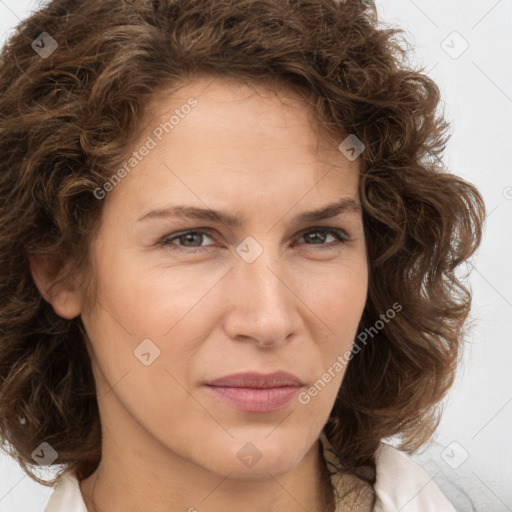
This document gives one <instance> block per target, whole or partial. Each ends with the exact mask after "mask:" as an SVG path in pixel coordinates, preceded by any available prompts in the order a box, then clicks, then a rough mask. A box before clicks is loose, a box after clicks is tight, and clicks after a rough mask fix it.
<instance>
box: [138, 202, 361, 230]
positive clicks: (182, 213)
mask: <svg viewBox="0 0 512 512" xmlns="http://www.w3.org/2000/svg"><path fill="white" fill-rule="evenodd" d="M359 210H361V205H360V204H359V203H357V202H356V201H355V200H354V199H352V198H342V199H340V200H338V201H336V202H334V203H329V204H327V205H326V206H323V207H322V208H320V209H318V210H313V211H309V212H303V213H300V214H299V215H297V216H296V217H294V222H295V223H297V224H300V223H306V222H316V221H319V220H324V219H330V218H332V217H337V216H338V215H341V214H344V213H348V212H356V211H359ZM169 217H170V218H173V217H178V218H186V219H196V220H207V221H210V222H215V223H219V224H226V225H227V226H230V227H240V226H243V225H244V224H245V223H246V221H247V220H246V219H245V218H244V217H242V216H240V215H233V214H231V213H229V212H224V211H221V210H214V209H210V208H198V207H195V206H185V205H176V206H170V207H168V208H162V209H156V210H151V211H149V212H147V213H145V214H144V215H143V216H142V217H140V218H139V219H137V222H141V221H147V220H150V219H158V218H169Z"/></svg>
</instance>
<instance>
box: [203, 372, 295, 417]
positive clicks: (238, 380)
mask: <svg viewBox="0 0 512 512" xmlns="http://www.w3.org/2000/svg"><path fill="white" fill-rule="evenodd" d="M303 385H304V384H303V383H302V382H301V380H300V379H299V378H298V377H296V376H295V375H292V374H291V373H288V372H283V371H276V372H273V373H269V374H262V373H258V372H243V373H234V374H231V375H226V376H224V377H221V378H219V379H215V380H213V381H210V382H207V383H206V385H205V387H206V389H207V390H208V392H209V393H210V394H211V395H213V396H214V397H215V398H217V399H218V400H220V401H222V402H224V403H227V404H228V405H230V406H232V407H235V408H237V409H240V410H242V411H246V412H272V411H276V410H278V409H281V408H283V407H285V406H286V405H287V404H289V403H290V402H291V401H292V400H293V398H294V397H295V396H296V395H297V393H298V392H299V390H300V388H301V387H302V386H303Z"/></svg>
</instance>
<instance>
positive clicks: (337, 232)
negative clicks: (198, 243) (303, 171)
mask: <svg viewBox="0 0 512 512" xmlns="http://www.w3.org/2000/svg"><path fill="white" fill-rule="evenodd" d="M192 233H193V234H201V235H205V236H208V237H210V238H213V234H212V230H209V229H201V228H198V229H191V230H188V231H180V232H178V233H172V234H171V235H168V236H166V237H164V238H163V239H162V240H160V241H159V245H162V246H164V247H165V248H167V249H170V250H173V251H174V250H178V251H181V250H183V251H185V252H188V253H192V254H194V253H198V252H204V251H207V250H210V249H211V248H212V247H211V246H206V247H186V246H181V245H178V244H174V243H172V242H173V241H174V240H176V239H179V238H181V237H182V236H185V235H189V234H192ZM310 233H323V234H327V235H332V236H333V237H334V238H336V241H335V242H331V243H329V244H306V245H311V246H314V247H316V248H317V249H318V250H321V251H322V250H326V249H333V248H335V247H338V246H339V245H340V244H346V243H348V242H350V241H351V240H350V237H349V236H348V235H347V233H346V232H345V231H344V230H342V229H338V228H332V227H328V226H321V227H320V226H319V227H315V228H309V229H307V230H305V231H302V232H301V233H300V237H299V238H301V237H303V236H304V235H307V234H310ZM213 248H215V247H213Z"/></svg>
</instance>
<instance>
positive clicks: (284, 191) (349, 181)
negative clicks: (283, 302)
mask: <svg viewBox="0 0 512 512" xmlns="http://www.w3.org/2000/svg"><path fill="white" fill-rule="evenodd" d="M191 99H192V100H193V101H191ZM190 105H194V106H193V108H191V107H190ZM185 106H187V108H184V107H185ZM147 113H148V116H147V123H146V125H145V127H144V130H143V135H142V137H141V139H140V142H139V145H140V144H142V143H143V142H144V141H147V140H148V139H151V140H152V141H153V142H154V147H152V149H151V151H150V152H149V154H147V155H146V156H145V157H144V159H143V160H141V161H140V163H137V166H136V168H135V169H134V170H133V171H132V172H130V173H129V176H128V177H127V178H125V179H123V183H121V185H120V186H116V189H115V190H114V194H113V195H117V194H119V193H121V194H122V195H125V194H130V201H131V200H132V199H133V197H135V198H136V199H138V202H139V203H140V208H139V209H141V208H142V206H143V204H144V203H147V202H148V201H151V202H153V203H154V205H155V206H157V205H158V206H160V205H161V206H163V205H164V204H167V205H168V204H169V203H170V202H173V201H174V202H176V201H178V200H179V202H180V203H182V204H183V203H184V201H182V199H185V197H186V198H187V199H188V200H187V201H186V203H187V204H189V205H193V204H194V203H195V206H197V207H205V206H206V205H211V204H212V203H211V199H212V198H213V197H215V198H216V200H215V204H216V206H217V207H218V208H219V209H221V208H223V207H224V208H223V209H232V207H233V205H234V202H237V203H243V202H245V203H247V202H252V203H253V205H256V204H260V205H261V204H265V202H269V201H273V202H274V203H275V202H276V201H279V202H281V203H282V208H284V207H285V206H286V205H287V204H288V205H289V206H291V205H292V204H294V203H296V202H297V201H298V200H299V198H300V197H301V196H306V195H307V196H308V197H307V198H306V202H307V201H309V203H310V204H309V209H314V208H315V207H318V204H319V202H320V201H321V203H320V204H323V205H325V204H327V203H332V202H334V201H335V200H337V199H338V198H339V197H340V196H352V197H354V195H355V191H356V189H357V183H358V174H359V163H358V161H349V160H348V159H347V158H345V157H344V156H343V155H342V154H341V152H340V151H339V150H338V148H337V144H339V141H337V140H335V139H333V138H332V137H331V138H330V137H329V136H328V135H327V134H326V133H325V132H324V131H322V130H320V129H319V127H318V125H317V124H316V123H315V122H314V117H313V116H312V113H311V109H310V107H309V105H308V104H307V103H306V102H305V100H304V98H303V97H301V96H300V95H298V94H296V93H295V92H294V91H293V90H289V89H286V88H283V89H277V90H276V89H274V88H272V87H271V85H270V84H261V83H258V84H244V83H241V82H238V81H234V80H230V79H226V78H218V77H216V78H211V77H201V78H196V79H195V80H193V81H189V82H185V83H183V84H182V85H181V87H180V88H179V89H178V90H169V89H167V90H164V89H162V90H160V91H158V93H157V94H155V96H154V98H153V100H152V101H151V103H150V105H149V107H148V109H147ZM173 118H174V119H173ZM170 120H172V121H173V122H172V123H170ZM157 135H158V136H157ZM340 138H341V136H340ZM135 147H137V145H135ZM146 153H148V152H147V151H146ZM111 195H112V194H111ZM319 195H321V196H322V198H321V199H320V200H317V199H316V198H315V197H316V196H319ZM125 197H126V196H125ZM221 203H224V205H221ZM238 206H240V205H238ZM273 207H274V208H275V205H273ZM237 210H238V211H242V208H237Z"/></svg>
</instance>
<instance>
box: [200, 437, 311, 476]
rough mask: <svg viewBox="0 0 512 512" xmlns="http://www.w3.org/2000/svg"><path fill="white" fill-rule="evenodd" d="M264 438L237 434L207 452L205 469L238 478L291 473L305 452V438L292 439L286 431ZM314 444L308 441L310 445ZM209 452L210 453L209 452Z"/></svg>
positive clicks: (306, 442)
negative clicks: (208, 453) (207, 457)
mask: <svg viewBox="0 0 512 512" xmlns="http://www.w3.org/2000/svg"><path fill="white" fill-rule="evenodd" d="M265 430H266V432H265V434H264V435H262V434H261V432H259V435H258V436H256V435H254V436H251V435H243V436H242V435H239V436H236V437H234V438H230V439H229V440H225V441H224V442H220V443H219V444H218V445H217V449H214V450H213V451H212V450H211V447H210V450H209V451H210V457H209V461H208V462H209V463H208V464H207V466H208V468H209V469H210V470H212V471H214V472H216V473H220V474H223V475H228V474H229V475H230V478H239V479H267V478H268V477H269V473H270V474H271V475H272V476H275V477H277V476H280V475H284V474H286V473H289V472H290V471H292V470H293V469H294V468H295V467H296V466H297V465H298V464H299V462H300V461H301V460H302V459H303V458H304V456H305V455H306V453H307V452H308V449H309V446H308V439H306V437H307V435H304V437H303V438H302V437H301V436H292V435H289V433H287V432H286V431H283V432H282V434H281V435H276V434H275V432H274V433H273V434H271V435H269V434H268V429H265ZM313 443H314V441H312V444H313ZM212 452H213V453H212Z"/></svg>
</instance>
